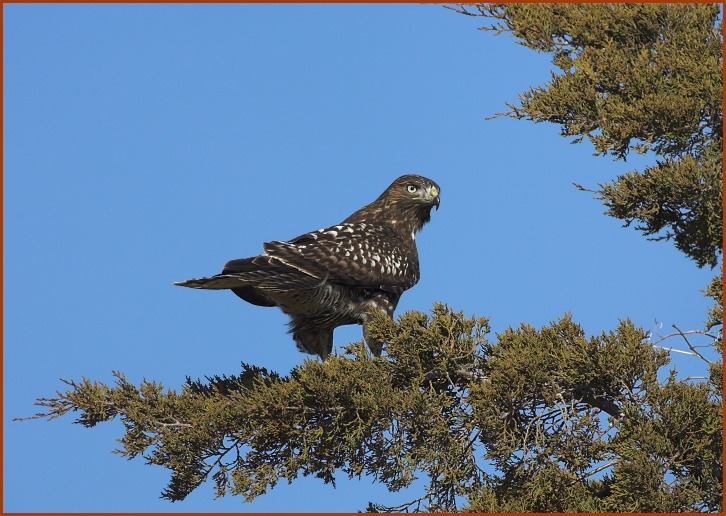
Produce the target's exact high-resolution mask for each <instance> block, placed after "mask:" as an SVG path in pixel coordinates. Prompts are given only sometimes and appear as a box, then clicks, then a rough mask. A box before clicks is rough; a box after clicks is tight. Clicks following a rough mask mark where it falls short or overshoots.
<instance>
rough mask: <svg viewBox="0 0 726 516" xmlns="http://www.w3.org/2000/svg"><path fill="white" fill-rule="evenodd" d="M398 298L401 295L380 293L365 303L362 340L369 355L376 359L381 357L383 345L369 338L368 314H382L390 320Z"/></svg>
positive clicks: (381, 342)
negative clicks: (366, 346) (366, 307)
mask: <svg viewBox="0 0 726 516" xmlns="http://www.w3.org/2000/svg"><path fill="white" fill-rule="evenodd" d="M400 298H401V294H391V293H385V294H384V293H380V294H378V295H375V296H373V297H371V298H370V299H369V300H368V301H367V305H368V310H367V312H366V313H365V315H364V316H363V339H364V340H365V341H366V344H367V345H368V349H370V350H371V353H373V354H374V355H375V356H377V357H379V356H381V351H382V350H383V344H385V343H384V342H383V341H380V340H378V339H374V338H373V337H372V336H371V332H370V328H369V327H368V325H369V324H370V314H371V313H372V312H382V313H383V314H385V316H386V317H388V318H389V319H392V318H393V311H394V310H395V309H396V305H397V304H398V300H399V299H400Z"/></svg>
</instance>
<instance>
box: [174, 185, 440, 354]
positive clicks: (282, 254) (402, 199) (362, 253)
mask: <svg viewBox="0 0 726 516" xmlns="http://www.w3.org/2000/svg"><path fill="white" fill-rule="evenodd" d="M439 191H440V190H439V185H437V184H436V183H434V182H433V181H431V180H430V179H426V178H425V177H421V176H417V175H405V176H401V177H399V178H398V179H396V180H395V181H394V182H393V183H391V186H389V187H388V188H386V190H385V191H384V192H383V193H382V194H381V195H380V197H378V199H376V200H375V201H373V202H372V203H370V204H369V205H367V206H364V207H363V208H361V209H360V210H358V211H356V212H355V213H353V214H352V215H351V216H350V217H348V218H347V219H345V220H344V221H343V222H341V223H340V224H338V225H337V226H331V227H329V228H325V229H319V230H317V231H312V232H310V233H305V234H304V235H300V236H298V237H296V238H293V239H292V240H289V241H287V242H280V241H276V240H274V241H272V242H267V243H265V244H263V246H262V247H263V249H264V251H265V252H264V253H263V254H261V255H259V256H255V257H252V258H241V259H239V260H232V261H229V262H227V264H226V265H225V266H224V270H223V271H222V273H221V274H217V275H216V276H212V277H211V278H199V279H191V280H188V281H182V282H179V283H175V285H180V286H182V287H191V288H202V289H230V290H232V292H234V293H235V294H237V295H238V296H239V297H241V298H242V299H244V300H245V301H247V302H249V303H252V304H254V305H259V306H277V307H279V308H280V309H281V310H282V311H283V312H284V313H286V314H287V315H289V316H290V333H292V336H293V339H294V340H295V342H296V343H297V347H298V349H300V351H303V352H306V353H310V354H314V355H318V356H320V357H321V358H322V359H323V360H325V358H326V357H327V356H328V355H329V354H330V352H331V351H332V349H333V330H334V329H335V328H337V327H338V326H343V325H346V324H362V325H363V337H364V338H365V340H366V343H367V344H368V347H369V348H370V350H371V351H372V352H373V353H374V354H375V355H380V354H381V349H382V347H383V343H382V342H377V341H375V340H374V339H372V338H371V337H370V335H369V334H368V328H367V325H366V321H367V320H368V319H369V317H370V313H371V312H372V311H376V310H377V311H381V312H383V313H385V314H386V315H387V316H388V317H392V316H393V311H394V310H395V309H396V305H397V304H398V300H399V299H400V298H401V294H402V293H403V291H405V290H408V289H409V288H411V287H413V286H414V285H415V284H416V283H417V282H418V280H419V267H418V251H417V249H416V241H415V234H416V232H418V231H419V230H420V229H421V228H422V227H423V225H424V224H426V223H427V222H428V221H429V219H430V216H431V208H433V207H434V206H436V209H438V207H439Z"/></svg>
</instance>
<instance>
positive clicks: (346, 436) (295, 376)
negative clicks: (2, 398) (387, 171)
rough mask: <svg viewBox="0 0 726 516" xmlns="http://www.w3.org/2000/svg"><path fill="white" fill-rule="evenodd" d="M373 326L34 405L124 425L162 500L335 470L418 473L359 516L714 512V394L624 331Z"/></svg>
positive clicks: (251, 493)
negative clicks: (350, 336)
mask: <svg viewBox="0 0 726 516" xmlns="http://www.w3.org/2000/svg"><path fill="white" fill-rule="evenodd" d="M373 332H375V334H376V338H381V339H384V340H385V341H387V342H388V343H389V344H388V346H387V348H386V349H387V355H386V356H384V357H372V356H370V355H369V354H368V353H367V351H366V350H365V347H364V346H363V344H362V343H355V344H352V345H350V346H349V347H348V348H347V350H346V354H345V356H341V357H331V358H330V359H329V360H327V361H325V362H323V363H321V362H318V361H313V360H306V361H305V362H304V363H303V365H301V366H299V367H296V368H295V369H293V370H292V371H291V372H290V374H289V375H288V376H284V377H283V376H280V375H277V374H275V373H271V372H268V371H266V370H264V369H260V368H256V367H252V366H247V365H243V370H242V372H241V374H240V375H238V376H233V377H212V378H207V379H206V381H192V380H190V379H187V381H186V383H185V384H184V386H183V387H182V389H181V391H180V392H175V391H170V390H164V389H163V387H162V386H161V385H160V384H156V383H154V382H148V381H144V382H142V383H141V385H140V386H139V387H135V386H133V385H131V384H129V383H128V382H127V381H126V379H125V378H124V377H123V375H121V374H116V377H117V381H116V385H114V386H106V385H103V384H101V383H98V382H91V381H89V380H86V379H83V380H82V381H80V382H78V383H76V382H67V383H68V385H69V386H70V387H71V388H70V389H69V390H68V391H67V392H59V393H58V394H57V396H56V397H55V398H46V399H41V400H39V404H40V405H42V406H44V407H45V408H46V411H45V412H44V413H42V414H38V415H37V416H36V417H45V418H49V419H52V418H55V417H59V416H61V415H63V414H65V413H67V412H69V411H76V410H77V411H80V412H81V414H80V416H79V417H78V418H77V422H78V423H81V424H83V425H84V426H88V427H92V426H95V425H96V424H97V423H99V422H101V421H108V420H110V419H113V418H114V417H116V416H118V417H119V418H120V419H121V421H122V422H123V425H124V428H125V434H124V436H123V437H122V438H121V439H120V440H119V442H120V445H121V446H120V449H119V450H117V452H118V453H120V454H121V455H123V456H126V457H129V458H132V457H136V456H138V455H142V456H143V457H145V458H146V460H147V461H148V463H150V464H156V465H160V466H164V467H166V468H168V469H169V470H171V480H170V482H169V485H168V486H167V488H166V489H165V491H164V492H163V494H162V496H164V497H165V498H168V499H170V500H180V499H183V498H184V497H185V496H186V495H188V494H189V493H190V492H191V491H192V490H193V489H195V488H196V487H198V486H199V485H200V484H201V483H202V482H203V481H204V480H205V479H207V478H209V477H211V478H212V479H213V481H214V483H215V486H216V494H217V495H218V496H222V495H225V494H228V493H229V494H236V495H241V496H242V497H243V498H244V499H245V500H251V499H253V498H255V497H257V496H259V495H261V494H263V493H265V492H267V491H268V490H269V489H270V488H272V487H274V486H275V485H276V484H277V482H279V481H280V480H281V479H284V480H287V481H292V480H294V479H295V478H296V477H297V476H298V475H301V474H302V475H314V476H316V477H318V478H320V479H321V480H322V481H323V482H326V483H333V484H334V483H335V475H336V473H338V472H341V473H343V474H345V475H347V476H348V477H360V476H361V475H363V474H368V475H372V476H373V477H374V478H375V479H376V480H377V481H379V482H382V483H384V484H385V485H386V486H387V487H388V488H389V489H391V490H394V491H395V490H398V489H401V488H404V487H406V486H409V485H410V484H411V482H412V481H413V480H414V479H415V478H416V477H418V476H422V475H423V476H424V477H425V478H427V479H428V484H427V488H426V491H425V493H424V494H423V495H422V496H421V497H420V498H418V499H416V500H414V501H412V502H410V503H409V504H404V505H403V506H400V507H395V508H391V507H383V506H379V505H376V504H374V503H371V504H370V505H369V507H368V510H369V511H382V510H393V509H397V510H411V509H414V510H421V509H423V510H433V511H453V510H457V509H464V510H471V511H553V510H554V511H602V510H608V511H621V510H633V509H635V510H649V511H653V510H665V509H667V510H672V511H684V510H711V511H715V510H719V509H720V507H721V488H720V478H721V477H720V472H721V468H722V465H721V456H720V450H721V433H720V421H721V402H720V392H717V391H716V390H715V389H713V388H712V385H711V384H709V383H708V382H702V383H695V384H694V383H688V382H685V381H679V380H676V379H675V377H674V376H670V377H669V378H668V379H667V380H666V381H664V382H663V381H659V380H658V378H657V373H658V371H659V370H660V369H661V368H663V367H664V366H666V365H667V363H668V356H667V354H666V353H665V352H663V351H657V350H656V349H654V347H653V346H652V345H651V344H649V343H648V342H647V340H646V339H645V334H644V333H643V332H642V331H641V330H639V329H637V328H635V327H634V326H633V325H632V323H631V322H629V321H621V322H620V323H619V324H618V326H617V328H616V329H615V330H614V331H611V332H607V333H603V334H601V335H598V336H593V337H587V336H586V335H585V334H584V332H583V330H582V329H581V328H580V327H579V326H578V325H577V324H576V323H575V322H573V321H572V319H571V317H570V316H569V315H565V316H564V317H562V318H561V319H560V320H558V321H555V322H553V323H552V324H550V325H548V326H545V327H543V328H541V329H539V330H537V329H535V328H533V327H531V326H528V325H521V326H520V327H518V328H516V329H514V328H509V329H507V330H506V331H504V332H503V333H502V334H499V335H497V336H496V337H497V338H496V341H494V342H490V341H488V340H487V338H486V336H487V334H488V333H489V327H488V323H487V320H486V319H483V318H475V317H465V316H464V315H463V313H461V312H455V311H453V310H451V309H450V308H448V307H446V306H445V305H440V304H437V305H435V306H434V308H433V310H432V313H431V314H430V315H427V314H424V313H421V312H415V311H412V312H406V313H405V314H403V315H402V316H400V318H399V319H398V321H397V322H395V323H394V322H392V321H390V320H386V319H385V318H380V319H379V320H377V321H376V322H375V324H374V326H373ZM485 470H486V472H485Z"/></svg>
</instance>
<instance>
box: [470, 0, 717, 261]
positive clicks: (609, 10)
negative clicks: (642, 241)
mask: <svg viewBox="0 0 726 516" xmlns="http://www.w3.org/2000/svg"><path fill="white" fill-rule="evenodd" d="M459 12H462V13H464V14H468V15H471V16H482V17H485V18H488V19H491V20H493V22H492V24H490V25H488V26H485V27H482V29H484V30H491V31H495V32H496V33H498V34H499V33H510V34H511V35H513V36H514V37H515V38H517V42H518V43H520V44H522V45H525V46H527V47H529V48H531V49H533V50H536V51H538V52H547V53H550V54H552V63H553V64H554V65H555V67H556V68H557V69H559V72H557V73H555V72H553V73H552V75H551V77H550V81H549V82H548V83H547V84H545V85H544V86H540V87H533V88H530V90H529V91H526V92H524V93H522V94H521V95H520V96H519V104H516V105H515V104H507V106H508V108H509V111H508V112H506V113H501V114H503V115H507V116H511V117H514V118H518V119H522V118H524V119H527V120H532V121H534V122H553V123H556V124H559V125H560V126H561V134H562V135H563V136H568V137H570V136H571V137H574V138H575V140H574V141H575V142H579V141H582V139H583V138H585V137H587V138H588V139H589V140H590V142H591V143H592V144H593V146H594V148H595V154H608V153H609V154H612V155H613V156H615V157H616V158H618V159H625V158H626V156H627V155H628V153H629V152H630V151H631V150H634V151H636V152H639V153H644V152H646V151H648V150H651V151H653V152H654V153H655V154H656V155H658V156H660V157H662V158H663V159H662V160H658V162H657V164H656V165H655V166H652V167H648V168H647V169H646V170H645V171H643V172H640V171H632V172H629V173H627V174H625V175H623V176H620V177H618V178H617V179H616V180H615V181H613V182H612V183H610V184H605V185H599V186H600V188H599V190H596V191H595V193H596V194H597V197H598V198H599V199H600V200H602V201H603V203H604V204H605V206H606V207H607V212H606V213H607V214H608V215H611V216H613V217H617V218H619V219H622V220H624V221H625V224H626V225H630V224H631V223H632V222H633V221H636V220H637V221H639V223H638V224H637V225H636V228H637V229H639V230H641V231H642V232H643V233H644V234H645V235H646V236H652V235H655V236H654V237H653V238H654V239H670V238H673V239H674V242H675V245H676V247H677V248H678V249H679V250H680V251H682V252H683V253H685V254H686V255H687V256H688V257H689V258H691V259H693V260H695V261H696V263H697V264H698V266H699V267H702V266H704V265H710V266H711V267H714V266H715V265H716V263H717V261H718V257H719V256H720V254H721V253H722V249H723V248H722V237H721V235H722V233H723V227H722V217H721V206H722V203H723V196H722V190H721V181H722V176H723V172H722V169H723V160H722V149H723V105H722V88H723V80H722V61H723V56H722V34H721V22H720V21H719V19H718V18H719V6H718V4H642V3H641V4H480V5H477V6H461V7H460V9H459Z"/></svg>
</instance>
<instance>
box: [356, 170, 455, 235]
mask: <svg viewBox="0 0 726 516" xmlns="http://www.w3.org/2000/svg"><path fill="white" fill-rule="evenodd" d="M440 192H441V189H440V188H439V185H437V184H436V183H435V182H433V181H432V180H431V179H428V178H425V177H423V176H418V175H415V174H406V175H405V176H401V177H399V178H398V179H396V180H395V181H394V182H393V183H391V186H389V187H388V188H386V190H385V191H384V192H383V193H382V194H381V195H380V196H379V197H378V199H376V200H375V201H373V202H372V203H370V204H369V205H368V206H365V207H363V208H361V209H360V210H358V211H357V212H355V213H354V214H353V215H351V216H350V217H348V218H347V219H346V220H345V222H369V223H379V224H387V225H390V226H393V227H394V228H395V229H397V230H399V231H401V232H403V233H404V234H406V235H408V234H413V233H415V232H417V231H419V230H420V229H421V228H422V227H423V225H424V224H426V223H427V222H428V221H429V220H430V218H431V208H433V207H434V206H436V209H438V208H439V202H440V197H439V193H440Z"/></svg>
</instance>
